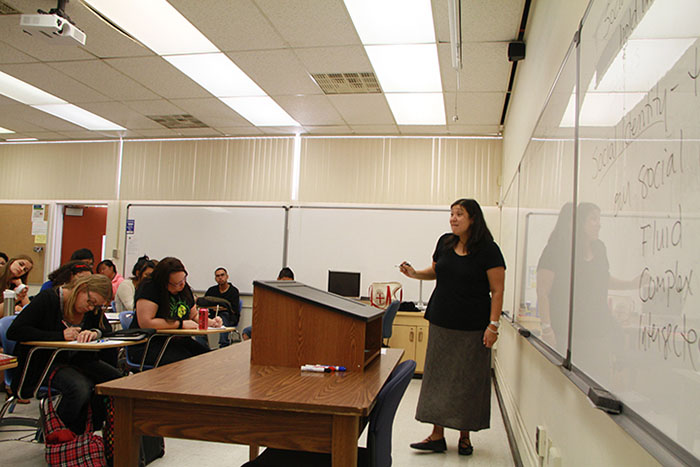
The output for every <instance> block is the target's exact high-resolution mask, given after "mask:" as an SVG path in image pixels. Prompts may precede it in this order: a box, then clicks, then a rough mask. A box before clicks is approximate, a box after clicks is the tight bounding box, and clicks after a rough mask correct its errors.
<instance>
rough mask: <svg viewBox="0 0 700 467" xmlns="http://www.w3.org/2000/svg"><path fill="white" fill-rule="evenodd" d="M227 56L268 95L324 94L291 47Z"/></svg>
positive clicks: (236, 53)
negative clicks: (289, 48) (288, 48)
mask: <svg viewBox="0 0 700 467" xmlns="http://www.w3.org/2000/svg"><path fill="white" fill-rule="evenodd" d="M228 56H229V57H230V58H231V59H232V60H233V61H234V63H236V64H237V65H238V66H239V67H240V68H241V69H242V70H243V71H244V72H245V73H246V74H247V75H248V76H249V77H250V78H251V79H252V80H253V81H255V82H256V83H257V84H258V86H260V87H261V88H262V89H263V90H264V91H265V92H266V93H267V94H268V95H270V96H284V95H287V96H289V95H298V94H323V91H321V89H320V88H319V87H318V86H317V85H316V83H315V82H314V80H313V79H312V78H311V76H310V75H309V73H308V72H307V71H306V69H305V68H304V66H303V64H302V62H301V61H300V60H299V59H298V58H297V57H296V55H294V53H293V52H292V51H291V50H261V51H257V52H235V53H229V54H228ZM282 70H283V72H282V73H280V71H282Z"/></svg>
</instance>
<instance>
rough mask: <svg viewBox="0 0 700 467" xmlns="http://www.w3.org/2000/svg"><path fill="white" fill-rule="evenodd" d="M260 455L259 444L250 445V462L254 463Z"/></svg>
mask: <svg viewBox="0 0 700 467" xmlns="http://www.w3.org/2000/svg"><path fill="white" fill-rule="evenodd" d="M259 453H260V445H259V444H249V445H248V460H249V461H252V460H254V459H255V458H256V457H258V454H259Z"/></svg>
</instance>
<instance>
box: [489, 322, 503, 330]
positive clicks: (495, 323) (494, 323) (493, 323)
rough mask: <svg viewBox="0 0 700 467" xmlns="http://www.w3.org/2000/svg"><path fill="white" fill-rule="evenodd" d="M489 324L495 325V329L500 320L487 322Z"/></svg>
mask: <svg viewBox="0 0 700 467" xmlns="http://www.w3.org/2000/svg"><path fill="white" fill-rule="evenodd" d="M489 324H491V325H493V326H496V329H498V326H500V325H501V322H500V321H491V322H489Z"/></svg>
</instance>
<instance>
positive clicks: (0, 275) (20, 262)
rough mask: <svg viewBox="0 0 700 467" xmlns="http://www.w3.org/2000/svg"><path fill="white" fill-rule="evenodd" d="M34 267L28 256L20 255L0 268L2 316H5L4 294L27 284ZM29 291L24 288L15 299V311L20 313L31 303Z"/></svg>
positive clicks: (0, 313) (0, 310) (0, 311)
mask: <svg viewBox="0 0 700 467" xmlns="http://www.w3.org/2000/svg"><path fill="white" fill-rule="evenodd" d="M33 267H34V261H32V259H31V258H30V257H29V256H27V255H18V256H17V257H16V258H11V259H10V260H9V261H8V262H7V264H5V265H4V266H2V267H0V316H4V314H5V306H4V303H3V302H4V300H5V298H4V296H3V292H4V291H5V290H7V289H10V290H15V289H16V288H17V287H18V286H19V285H20V284H25V285H26V284H27V276H28V275H29V271H31V270H32V268H33ZM28 291H29V289H28V288H27V287H25V288H24V290H22V291H21V292H19V293H18V294H17V298H15V310H14V311H20V310H21V309H22V307H24V306H26V305H27V304H28V303H29V297H28Z"/></svg>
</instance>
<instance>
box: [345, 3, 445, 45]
mask: <svg viewBox="0 0 700 467" xmlns="http://www.w3.org/2000/svg"><path fill="white" fill-rule="evenodd" d="M345 7H346V8H347V10H348V13H349V14H350V18H352V22H353V24H354V25H355V29H356V30H357V34H358V35H359V36H360V40H361V41H362V43H363V44H365V45H375V44H434V43H435V27H434V26H433V11H432V8H431V6H430V1H427V0H382V1H377V0H345Z"/></svg>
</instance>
